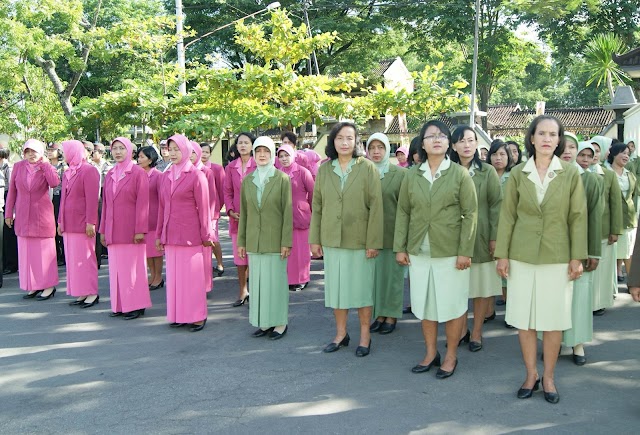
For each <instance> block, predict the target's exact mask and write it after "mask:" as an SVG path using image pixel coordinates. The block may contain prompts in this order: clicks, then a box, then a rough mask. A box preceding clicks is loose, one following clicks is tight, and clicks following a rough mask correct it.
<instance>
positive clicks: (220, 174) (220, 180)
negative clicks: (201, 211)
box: [207, 162, 225, 219]
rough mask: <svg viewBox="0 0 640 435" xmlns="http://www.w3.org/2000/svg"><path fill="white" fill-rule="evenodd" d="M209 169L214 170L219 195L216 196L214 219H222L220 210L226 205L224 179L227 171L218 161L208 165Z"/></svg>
mask: <svg viewBox="0 0 640 435" xmlns="http://www.w3.org/2000/svg"><path fill="white" fill-rule="evenodd" d="M207 167H208V168H209V169H211V170H212V171H213V177H214V178H215V179H216V191H217V193H218V196H217V198H216V210H215V213H214V215H213V219H220V210H222V207H223V206H224V180H225V171H224V168H223V167H222V165H219V164H217V163H211V162H209V164H208V165H207Z"/></svg>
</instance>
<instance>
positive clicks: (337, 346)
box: [322, 334, 351, 353]
mask: <svg viewBox="0 0 640 435" xmlns="http://www.w3.org/2000/svg"><path fill="white" fill-rule="evenodd" d="M350 340H351V339H350V338H349V334H347V335H345V336H344V338H343V339H342V340H341V341H340V343H329V344H328V345H327V347H325V348H324V349H323V350H322V351H323V352H324V353H331V352H335V351H336V350H338V349H340V348H341V347H343V346H349V341H350Z"/></svg>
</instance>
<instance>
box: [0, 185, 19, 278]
mask: <svg viewBox="0 0 640 435" xmlns="http://www.w3.org/2000/svg"><path fill="white" fill-rule="evenodd" d="M7 194H8V192H5V193H4V201H5V204H6V203H7ZM3 217H4V214H3ZM1 237H2V244H1V245H0V246H2V260H3V268H2V270H7V269H8V270H13V271H15V270H18V238H17V237H16V232H15V223H14V226H12V227H11V228H9V227H8V226H6V225H5V223H4V218H3V219H2V236H1Z"/></svg>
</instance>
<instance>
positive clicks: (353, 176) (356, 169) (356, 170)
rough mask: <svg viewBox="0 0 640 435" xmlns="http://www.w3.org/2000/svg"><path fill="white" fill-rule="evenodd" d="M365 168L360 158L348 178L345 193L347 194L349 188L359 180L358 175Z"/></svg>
mask: <svg viewBox="0 0 640 435" xmlns="http://www.w3.org/2000/svg"><path fill="white" fill-rule="evenodd" d="M363 167H364V165H362V164H361V161H360V158H358V161H356V162H355V163H354V165H353V166H352V167H351V173H350V174H349V176H348V177H347V182H346V183H345V185H344V190H343V192H346V191H347V190H349V188H350V187H351V185H352V184H353V182H354V181H355V179H356V178H358V177H357V174H358V173H359V172H360V171H361V170H362V168H363Z"/></svg>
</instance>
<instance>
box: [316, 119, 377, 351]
mask: <svg viewBox="0 0 640 435" xmlns="http://www.w3.org/2000/svg"><path fill="white" fill-rule="evenodd" d="M325 151H326V154H327V157H329V159H330V160H329V161H328V162H325V163H324V164H323V165H322V166H320V168H319V169H318V175H317V176H316V184H315V187H314V190H313V206H312V213H311V228H310V231H309V243H310V245H311V252H312V254H313V255H314V256H315V257H322V256H324V269H325V271H324V272H325V273H324V277H325V284H324V287H325V292H324V294H325V296H324V297H325V306H327V307H330V308H333V314H334V316H335V319H336V336H335V338H334V340H333V341H332V342H331V343H329V345H328V346H326V347H325V348H324V352H326V353H330V352H335V351H337V350H338V349H340V347H342V346H348V345H349V340H350V338H349V334H348V333H347V316H348V313H349V309H350V308H357V309H358V317H359V318H360V345H359V346H358V348H357V349H356V356H360V357H363V356H367V355H369V352H370V349H371V333H370V332H369V322H370V321H371V311H372V310H371V307H372V305H373V282H374V274H375V261H374V258H376V257H377V256H378V251H379V250H380V249H382V247H383V234H384V232H383V213H382V189H381V186H380V174H379V173H378V170H377V169H376V167H375V165H374V164H373V163H371V162H370V161H368V160H367V159H365V158H364V157H362V155H363V152H362V146H361V145H360V144H359V138H358V130H357V128H356V126H355V124H352V123H350V122H340V123H338V124H336V125H335V126H334V127H333V129H332V130H331V133H330V134H329V138H328V140H327V147H326V149H325Z"/></svg>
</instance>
